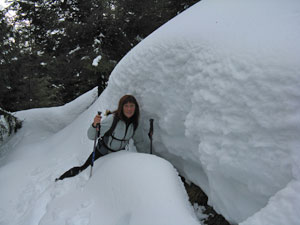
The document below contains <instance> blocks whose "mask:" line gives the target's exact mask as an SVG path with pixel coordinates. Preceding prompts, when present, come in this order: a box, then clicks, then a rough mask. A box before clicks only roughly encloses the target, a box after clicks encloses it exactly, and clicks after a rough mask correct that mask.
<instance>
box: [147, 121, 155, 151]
mask: <svg viewBox="0 0 300 225" xmlns="http://www.w3.org/2000/svg"><path fill="white" fill-rule="evenodd" d="M149 121H150V129H149V133H148V136H149V138H150V154H152V135H153V121H154V119H150V120H149Z"/></svg>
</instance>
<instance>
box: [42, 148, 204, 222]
mask: <svg viewBox="0 0 300 225" xmlns="http://www.w3.org/2000/svg"><path fill="white" fill-rule="evenodd" d="M93 171H94V173H93V177H92V179H90V180H88V181H85V183H83V182H82V183H81V185H79V187H77V188H76V187H75V188H72V189H71V190H69V191H68V193H66V194H65V195H63V196H61V197H57V198H56V199H55V200H54V201H52V202H51V203H50V204H49V205H48V206H47V213H46V214H45V215H44V216H43V218H42V219H41V221H40V223H41V224H43V225H47V224H49V225H50V224H51V225H55V224H57V225H60V224H69V223H70V224H90V225H92V224H95V225H101V224H103V225H109V224H114V225H117V224H119V225H126V224H131V225H134V224H136V225H140V224H143V225H146V224H149V225H153V224H173V225H176V224H178V225H182V224H191V225H192V224H195V225H196V224H199V222H198V221H197V219H196V217H195V214H194V212H193V208H192V206H191V205H190V204H189V203H188V197H187V194H186V192H185V189H184V186H183V184H182V182H181V180H180V178H179V176H178V174H177V172H176V170H175V169H174V168H173V167H172V165H171V164H170V163H168V162H167V161H165V160H163V159H161V158H158V157H156V156H153V155H149V154H140V153H132V152H120V153H116V154H111V155H108V156H106V157H103V158H100V159H99V160H97V161H96V163H95V167H94V170H93ZM84 173H85V174H84V175H83V176H86V177H87V176H88V174H89V171H85V172H84ZM75 179H80V178H75ZM73 182H74V181H73V180H72V179H69V180H68V181H67V180H64V181H60V182H58V184H57V187H56V190H59V189H63V187H64V186H66V185H70V183H73ZM68 183H69V184H68Z"/></svg>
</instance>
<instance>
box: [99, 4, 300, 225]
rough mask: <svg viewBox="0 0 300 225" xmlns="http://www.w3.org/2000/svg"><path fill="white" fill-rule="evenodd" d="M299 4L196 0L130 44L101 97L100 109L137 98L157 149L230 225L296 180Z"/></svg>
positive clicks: (299, 143)
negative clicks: (104, 101) (124, 98)
mask: <svg viewBox="0 0 300 225" xmlns="http://www.w3.org/2000/svg"><path fill="white" fill-rule="evenodd" d="M299 10H300V3H299V1H296V0H288V1H281V0H276V1H273V0H272V1H271V0H264V1H261V0H254V1H248V2H245V1H238V0H229V1H226V2H224V1H221V0H210V1H208V0H203V1H201V2H200V3H198V4H197V5H195V6H194V7H192V8H190V9H188V10H187V11H186V12H184V13H182V14H180V15H179V16H177V17H176V18H174V19H173V20H171V21H170V22H168V23H167V24H165V25H163V26H162V27H161V28H160V29H158V30H157V31H155V32H154V33H153V34H151V35H150V36H149V37H148V38H146V39H145V40H144V41H142V42H141V43H140V44H139V45H138V46H137V47H135V48H134V49H133V50H132V51H131V52H129V53H128V54H127V55H126V56H125V57H124V58H123V59H122V61H121V62H120V63H119V64H118V65H117V67H116V68H115V70H114V71H113V73H112V76H111V77H110V80H109V84H108V87H107V89H106V90H105V93H104V95H103V96H111V98H110V99H111V100H112V101H111V102H112V103H107V104H104V108H105V107H108V108H109V107H111V106H112V104H116V102H117V100H118V98H119V97H120V96H122V95H123V94H125V93H132V94H134V95H135V96H137V98H138V100H139V102H140V103H141V108H142V114H143V116H144V127H145V131H147V129H148V127H149V125H148V118H151V117H152V118H154V125H155V132H154V146H155V152H156V154H159V155H161V156H163V157H165V158H166V159H168V160H170V161H171V162H172V163H173V164H174V165H175V166H176V168H178V169H179V170H180V172H181V173H182V174H184V175H185V176H186V177H187V178H188V179H190V180H191V181H193V182H194V183H196V184H197V185H199V186H201V187H202V188H203V189H204V190H205V192H206V193H207V194H208V196H209V202H210V204H212V205H213V206H214V208H215V209H216V210H217V211H218V212H220V213H221V214H223V215H224V216H225V217H226V218H227V219H228V220H229V221H231V222H233V223H239V222H242V221H244V220H245V219H247V218H248V217H249V216H251V215H253V214H254V213H255V212H257V211H259V210H260V209H261V208H263V207H264V206H266V205H267V203H268V200H269V198H270V197H271V196H273V195H274V194H275V193H277V192H278V191H279V190H281V189H283V188H285V187H286V186H287V184H288V183H289V182H291V181H292V180H293V179H295V174H294V175H293V173H292V170H293V168H295V167H297V166H298V163H299V162H293V161H292V158H293V157H296V155H297V154H299V153H298V152H297V151H295V150H297V149H299V146H300V140H299V133H300V119H299V112H300V101H299V99H300V91H299V86H300V74H299V71H300V64H299V58H300V45H299V40H300V31H299V29H298V28H299V24H300V14H299ZM104 98H106V97H104ZM295 154H296V155H295ZM294 163H296V166H295V164H294ZM298 177H299V175H298ZM274 201H276V198H275V200H274ZM298 204H299V203H298ZM262 224H263V223H262Z"/></svg>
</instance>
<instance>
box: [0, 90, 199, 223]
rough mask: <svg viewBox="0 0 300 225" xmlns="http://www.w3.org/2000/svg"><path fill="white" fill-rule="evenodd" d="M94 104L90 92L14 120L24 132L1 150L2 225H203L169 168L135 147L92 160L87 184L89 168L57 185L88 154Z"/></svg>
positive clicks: (0, 215)
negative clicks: (65, 103)
mask: <svg viewBox="0 0 300 225" xmlns="http://www.w3.org/2000/svg"><path fill="white" fill-rule="evenodd" d="M96 97H97V92H96V89H94V90H92V91H90V92H89V93H86V94H85V95H83V96H81V97H79V98H78V99H76V100H75V101H73V102H71V103H69V104H67V105H65V106H63V107H53V108H43V109H32V110H26V111H21V112H17V113H16V115H17V116H18V117H19V118H21V119H23V120H24V122H23V127H22V129H21V130H20V131H19V132H18V133H17V134H16V135H15V136H14V137H12V138H11V139H10V140H9V141H8V142H7V143H6V144H5V145H4V146H1V148H0V151H1V152H3V150H4V149H6V151H5V152H6V153H4V154H2V158H1V161H0V166H1V167H0V180H1V185H0V199H1V201H0V224H1V225H27V224H30V225H38V224H40V225H48V224H49V225H50V224H51V225H61V224H72V225H110V224H111V225H126V224H131V225H134V224H135V225H140V224H149V225H153V224H157V225H160V224H172V225H173V224H178V225H182V224H185V223H188V224H195V225H196V224H200V223H199V222H198V220H197V217H196V215H195V212H194V209H193V207H192V206H191V205H190V203H189V202H188V196H187V194H186V192H185V189H184V186H183V183H182V181H181V180H180V177H179V176H178V173H177V171H176V170H175V169H174V167H173V166H172V165H171V164H170V163H169V162H167V161H166V160H164V159H162V158H159V157H157V156H154V155H149V154H141V153H136V152H134V146H133V144H132V143H131V144H130V145H129V149H128V151H123V152H119V153H115V154H111V155H108V156H106V157H103V158H101V159H99V160H97V161H96V162H95V165H94V169H93V176H92V178H91V179H89V173H90V168H88V169H87V170H85V171H84V172H82V173H81V174H80V175H78V176H76V177H74V178H69V179H65V180H63V181H58V182H56V183H55V182H54V179H55V178H56V177H58V176H59V175H60V174H62V173H63V172H64V171H65V170H67V169H69V168H70V167H72V166H77V165H79V164H82V163H83V162H84V161H85V159H86V158H87V156H88V155H89V154H90V153H91V150H92V146H93V142H92V141H90V140H88V138H87V134H86V132H87V128H88V127H89V126H90V124H91V121H92V118H93V116H94V114H95V112H96V111H95V108H98V104H94V105H93V106H92V107H89V106H90V105H91V104H92V103H93V102H94V100H95V99H96ZM103 101H104V102H107V101H109V99H107V100H103ZM98 103H99V102H98ZM198 213H199V212H198ZM200 213H201V212H200Z"/></svg>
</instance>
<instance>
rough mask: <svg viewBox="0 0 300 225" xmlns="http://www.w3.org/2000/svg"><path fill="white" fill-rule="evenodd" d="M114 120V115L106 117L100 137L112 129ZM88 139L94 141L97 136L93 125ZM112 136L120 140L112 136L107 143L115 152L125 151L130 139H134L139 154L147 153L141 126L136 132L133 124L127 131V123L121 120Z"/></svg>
mask: <svg viewBox="0 0 300 225" xmlns="http://www.w3.org/2000/svg"><path fill="white" fill-rule="evenodd" d="M113 120H114V115H113V114H110V115H108V116H107V117H104V118H103V119H102V120H101V124H100V125H101V128H100V136H99V137H103V135H104V134H105V133H106V132H107V131H108V130H109V129H110V127H111V126H112V123H113ZM87 135H88V138H89V139H91V140H94V138H95V135H96V128H94V127H93V126H92V125H91V126H90V127H89V129H88V132H87ZM112 136H113V137H115V138H117V139H119V140H116V139H114V138H112V137H111V136H110V137H109V138H108V142H107V143H106V145H107V147H108V148H110V149H112V150H114V151H119V150H123V149H125V146H126V145H127V144H128V142H129V139H130V138H132V139H133V140H134V144H135V146H136V148H137V151H139V152H145V151H146V150H145V149H144V148H145V146H144V145H145V143H144V134H143V130H142V129H141V126H138V127H137V129H136V130H135V131H134V127H133V124H132V123H131V124H130V125H129V126H128V128H127V129H126V123H125V122H124V121H123V120H119V121H118V123H117V125H116V128H115V130H114V131H113V133H112ZM120 140H123V141H120Z"/></svg>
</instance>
